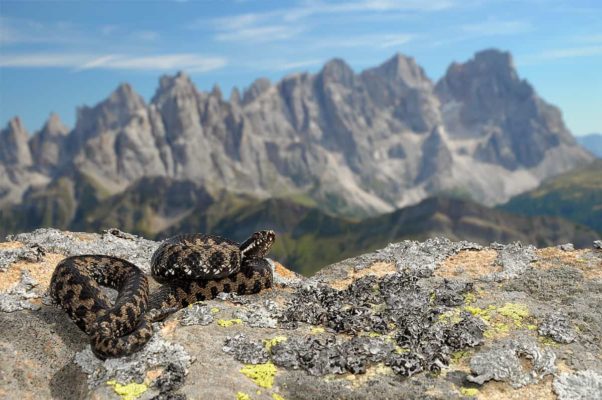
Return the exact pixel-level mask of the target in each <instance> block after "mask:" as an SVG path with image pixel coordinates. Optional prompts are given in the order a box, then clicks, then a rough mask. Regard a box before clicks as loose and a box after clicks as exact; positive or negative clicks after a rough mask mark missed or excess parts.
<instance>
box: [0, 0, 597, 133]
mask: <svg viewBox="0 0 602 400" xmlns="http://www.w3.org/2000/svg"><path fill="white" fill-rule="evenodd" d="M491 47H495V48H499V49H502V50H506V51H510V52H511V53H512V54H513V56H514V62H515V64H516V66H517V68H518V71H519V75H520V76H521V77H523V78H526V79H527V80H529V81H530V82H531V83H532V84H533V85H534V86H535V88H536V90H537V91H538V92H539V94H540V95H541V96H542V97H543V98H544V99H546V100H547V101H549V102H551V103H553V104H555V105H557V106H559V107H560V108H561V110H562V111H563V114H564V118H565V122H566V123H567V125H568V126H569V128H570V129H571V130H572V131H573V133H574V134H576V135H583V134H586V133H589V132H594V131H602V77H601V75H602V1H600V0H589V1H586V0H574V1H570V0H524V1H512V0H422V1H421V0H398V1H396V0H351V1H304V0H300V1H282V0H281V1H269V0H266V1H250V0H238V1H225V0H222V1H217V0H216V1H209V0H206V1H153V2H144V1H128V2H100V1H81V2H74V1H71V2H59V1H36V2H33V1H23V0H21V1H8V0H0V124H1V125H4V124H5V123H6V122H7V121H8V119H9V118H11V117H12V116H14V115H19V116H20V117H21V118H22V120H23V121H24V123H25V126H26V127H27V128H28V129H29V131H31V132H33V131H35V130H37V129H39V128H40V127H41V126H42V124H43V122H44V120H45V119H46V118H47V117H48V115H49V113H50V112H51V111H53V112H57V113H58V114H59V115H60V116H61V118H62V119H63V121H64V122H66V123H67V125H69V126H73V124H74V119H75V110H76V107H78V106H81V105H84V104H85V105H94V104H96V103H97V102H99V101H101V100H102V99H104V98H105V97H106V96H107V95H108V94H109V93H110V92H111V91H112V90H114V88H115V87H116V86H117V85H118V84H119V83H121V82H129V83H131V84H132V85H133V87H134V89H135V90H136V91H137V92H138V93H140V94H141V95H142V96H143V97H144V98H145V99H147V100H149V99H150V98H151V97H152V95H153V93H154V91H155V89H156V88H157V85H158V78H159V76H160V75H162V74H173V73H175V72H176V71H178V70H185V71H187V72H188V73H189V75H191V77H192V79H193V81H194V82H195V84H196V85H197V87H198V88H199V89H201V90H204V91H208V90H211V88H212V86H213V85H214V84H215V83H217V84H219V85H220V87H221V88H222V91H223V92H224V94H225V95H226V96H228V95H229V92H230V90H231V89H232V87H234V86H236V87H239V88H245V87H247V86H248V85H249V84H251V82H252V81H253V80H254V79H255V78H258V77H268V78H270V79H271V80H272V81H276V80H278V79H280V78H281V77H283V76H285V75H287V74H290V73H293V72H297V71H311V72H315V71H318V70H319V69H320V67H321V65H322V64H323V63H324V62H326V61H328V60H329V59H331V58H333V57H341V58H343V59H345V60H346V61H347V62H348V63H349V64H350V65H351V67H352V68H353V69H354V70H356V71H358V72H359V71H361V70H362V69H364V68H367V67H371V66H375V65H378V64H380V63H381V62H383V61H385V60H386V59H388V58H390V57H391V56H392V55H393V54H395V53H396V52H401V53H403V54H406V55H409V56H412V57H414V58H415V59H416V60H417V62H418V63H419V64H420V65H422V66H423V67H424V68H425V70H426V72H427V74H428V75H429V77H430V78H431V79H433V80H437V79H439V78H440V77H441V76H442V75H443V74H444V73H445V70H446V69H447V67H448V66H449V64H450V63H451V62H452V61H459V62H462V61H466V60H467V59H469V58H471V56H472V55H473V54H474V53H475V52H476V51H478V50H481V49H484V48H491Z"/></svg>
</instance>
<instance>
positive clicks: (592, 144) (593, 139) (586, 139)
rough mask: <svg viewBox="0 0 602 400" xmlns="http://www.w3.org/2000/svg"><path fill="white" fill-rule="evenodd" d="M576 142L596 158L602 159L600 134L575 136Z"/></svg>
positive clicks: (601, 138)
mask: <svg viewBox="0 0 602 400" xmlns="http://www.w3.org/2000/svg"><path fill="white" fill-rule="evenodd" d="M577 141H578V142H579V144H580V145H581V146H583V147H585V148H586V149H587V150H589V151H591V152H592V154H594V155H595V156H596V157H598V158H602V133H590V134H589V135H585V136H577Z"/></svg>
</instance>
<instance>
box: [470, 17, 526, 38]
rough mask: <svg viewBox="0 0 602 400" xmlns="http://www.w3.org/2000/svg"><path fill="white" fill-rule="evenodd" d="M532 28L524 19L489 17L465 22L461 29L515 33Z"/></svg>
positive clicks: (484, 33)
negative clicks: (471, 22)
mask: <svg viewBox="0 0 602 400" xmlns="http://www.w3.org/2000/svg"><path fill="white" fill-rule="evenodd" d="M532 29H533V26H532V25H531V23H530V22H529V21H526V20H495V19H490V20H487V21H484V22H476V23H473V24H465V25H462V26H461V30H462V31H463V32H465V33H469V34H475V35H480V36H484V35H491V36H494V35H517V34H520V33H525V32H528V31H530V30H532Z"/></svg>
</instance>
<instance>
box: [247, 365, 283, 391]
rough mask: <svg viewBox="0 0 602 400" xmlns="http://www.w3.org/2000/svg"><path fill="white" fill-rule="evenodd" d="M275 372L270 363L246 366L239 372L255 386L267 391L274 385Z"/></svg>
mask: <svg viewBox="0 0 602 400" xmlns="http://www.w3.org/2000/svg"><path fill="white" fill-rule="evenodd" d="M276 371H277V370H276V366H275V365H274V364H272V362H271V361H268V362H267V363H265V364H257V365H251V364H247V365H245V366H244V367H242V369H241V370H240V372H242V373H243V374H244V375H245V376H246V377H247V378H250V379H252V380H253V382H255V384H256V385H257V386H261V387H264V388H268V389H269V388H271V387H272V386H273V385H274V376H276Z"/></svg>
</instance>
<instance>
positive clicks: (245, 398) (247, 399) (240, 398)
mask: <svg viewBox="0 0 602 400" xmlns="http://www.w3.org/2000/svg"><path fill="white" fill-rule="evenodd" d="M236 400H251V396H249V395H248V394H246V393H243V392H237V393H236Z"/></svg>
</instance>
